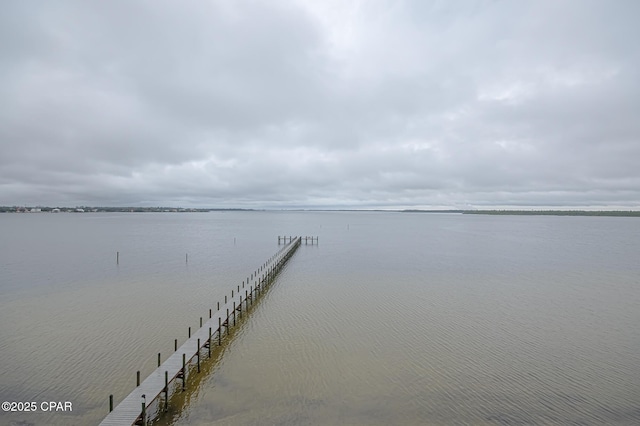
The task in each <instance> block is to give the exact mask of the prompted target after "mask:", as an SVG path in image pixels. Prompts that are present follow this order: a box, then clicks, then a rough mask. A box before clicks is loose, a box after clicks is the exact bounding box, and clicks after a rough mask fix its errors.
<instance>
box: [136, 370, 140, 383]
mask: <svg viewBox="0 0 640 426" xmlns="http://www.w3.org/2000/svg"><path fill="white" fill-rule="evenodd" d="M138 386H140V370H138V371H136V387H138Z"/></svg>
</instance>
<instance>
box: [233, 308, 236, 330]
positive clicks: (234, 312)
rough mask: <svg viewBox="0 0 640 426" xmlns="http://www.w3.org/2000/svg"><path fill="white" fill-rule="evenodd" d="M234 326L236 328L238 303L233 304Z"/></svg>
mask: <svg viewBox="0 0 640 426" xmlns="http://www.w3.org/2000/svg"><path fill="white" fill-rule="evenodd" d="M233 326H234V327H235V326H236V302H233Z"/></svg>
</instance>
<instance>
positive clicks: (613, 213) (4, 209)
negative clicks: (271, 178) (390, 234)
mask: <svg viewBox="0 0 640 426" xmlns="http://www.w3.org/2000/svg"><path fill="white" fill-rule="evenodd" d="M239 211H245V212H253V211H292V212H305V211H306V212H387V213H456V214H476V215H494V216H496V215H498V216H610V217H640V211H633V210H456V209H450V210H426V209H424V210H423V209H404V210H383V209H313V208H310V209H300V208H297V209H243V208H175V207H43V206H37V207H17V206H11V207H9V206H0V213H206V212H239Z"/></svg>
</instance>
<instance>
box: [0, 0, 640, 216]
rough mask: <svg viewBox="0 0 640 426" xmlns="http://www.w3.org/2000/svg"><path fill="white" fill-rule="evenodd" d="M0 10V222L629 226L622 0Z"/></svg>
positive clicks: (636, 186) (629, 9)
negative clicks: (621, 217)
mask: <svg viewBox="0 0 640 426" xmlns="http://www.w3.org/2000/svg"><path fill="white" fill-rule="evenodd" d="M0 9H1V12H2V13H0V77H2V78H1V79H0V99H2V101H1V102H0V205H14V204H16V205H23V204H26V205H33V204H48V205H80V204H83V205H84V204H86V205H167V206H168V205H181V206H203V207H267V208H269V207H355V208H357V207H367V208H368V207H427V208H429V207H465V208H467V207H473V206H477V207H483V208H484V207H488V206H489V207H490V206H499V207H504V206H517V207H522V206H533V207H536V206H550V207H589V206H592V207H602V208H611V207H613V208H634V209H637V208H640V171H639V170H640V167H638V166H637V164H638V160H637V159H638V158H640V120H638V119H637V116H638V113H639V112H640V85H639V84H638V81H640V80H639V77H640V72H639V71H640V69H639V64H640V53H638V49H637V48H636V47H635V43H636V40H638V39H640V29H638V27H637V25H636V24H635V22H634V19H635V17H637V16H639V15H640V6H639V5H638V3H637V2H634V1H618V2H613V3H612V2H604V1H595V0H593V1H585V2H580V3H579V4H578V3H575V2H559V1H551V0H549V1H531V2H506V1H466V2H439V1H431V2H425V1H404V2H390V1H383V0H378V1H373V2H357V1H352V2H345V1H337V0H336V1H326V2H313V1H310V0H309V1H304V0H280V1H274V2H258V1H251V0H234V1H227V0H220V1H215V2H195V1H187V2H180V3H176V2H169V1H156V2H148V1H143V0H139V1H127V2H124V1H115V2H108V3H95V2H80V1H61V2H36V3H34V2H28V3H25V2H10V3H5V4H3V5H1V6H0Z"/></svg>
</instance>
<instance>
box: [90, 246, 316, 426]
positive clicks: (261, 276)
mask: <svg viewBox="0 0 640 426" xmlns="http://www.w3.org/2000/svg"><path fill="white" fill-rule="evenodd" d="M303 239H304V237H288V243H287V244H286V245H285V246H284V247H282V248H281V249H280V250H279V251H278V252H277V253H276V254H274V255H273V256H271V257H270V258H269V260H268V261H267V262H265V263H264V264H263V265H262V266H261V267H260V268H258V269H257V270H256V271H255V272H254V273H253V274H251V276H250V277H247V281H246V282H244V281H243V282H242V285H238V286H236V287H235V288H234V289H233V290H231V297H227V296H225V298H224V300H225V303H218V304H217V310H216V312H215V313H213V312H212V309H210V310H209V319H208V321H206V322H205V323H204V324H203V323H202V318H201V319H200V325H201V327H200V329H198V330H196V331H195V332H194V333H193V334H191V332H189V335H190V337H189V339H188V340H187V341H186V342H185V343H184V344H183V345H182V346H180V347H179V348H178V347H177V340H176V344H175V349H176V350H175V352H174V353H173V354H172V355H171V356H169V358H167V359H166V360H165V361H164V362H162V363H161V362H160V354H158V368H156V369H155V370H154V371H153V372H152V373H151V374H150V375H149V376H148V377H147V378H146V379H144V381H143V382H142V383H140V372H138V373H137V384H138V386H137V387H136V388H135V389H134V390H133V391H132V392H131V393H130V394H129V395H128V396H127V397H125V398H124V399H123V400H122V401H121V402H120V403H119V404H118V405H117V407H115V409H114V408H113V395H110V396H109V411H110V412H109V414H108V415H107V416H106V417H105V418H104V420H102V422H101V423H100V425H101V426H123V425H126V426H131V425H146V424H147V422H148V421H150V420H151V419H152V418H153V417H154V416H155V414H156V413H157V412H158V411H160V412H162V411H166V409H167V404H168V401H169V397H170V395H169V394H170V393H171V389H172V388H173V387H175V386H172V385H175V384H176V383H175V382H174V381H176V380H179V381H180V382H181V385H182V390H184V389H185V384H186V379H187V374H188V373H189V366H193V365H194V363H195V364H196V366H197V371H198V372H199V371H200V357H201V356H202V354H201V353H202V352H203V351H202V349H205V351H204V352H205V356H207V355H206V353H207V352H208V354H209V355H210V354H211V346H212V345H221V344H222V336H223V335H224V334H228V333H229V328H230V327H232V326H234V325H235V323H236V315H241V314H242V311H243V306H244V309H247V308H248V307H249V306H250V305H252V304H253V303H254V302H255V301H256V299H257V298H258V297H259V296H260V295H261V294H262V293H263V291H264V290H265V289H266V288H267V287H268V286H269V285H270V284H271V283H272V282H273V280H274V279H275V277H276V275H277V274H278V272H279V271H280V270H281V269H282V267H283V266H284V265H285V264H286V262H287V260H289V258H290V257H291V256H292V255H293V253H294V252H295V251H296V249H297V248H298V247H299V246H300V244H301V242H302V240H303ZM278 243H280V237H278ZM189 330H191V329H189ZM191 374H193V373H191ZM152 404H153V405H154V406H155V407H156V408H155V409H153V410H149V409H148V408H149V407H150V406H151V405H152Z"/></svg>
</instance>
